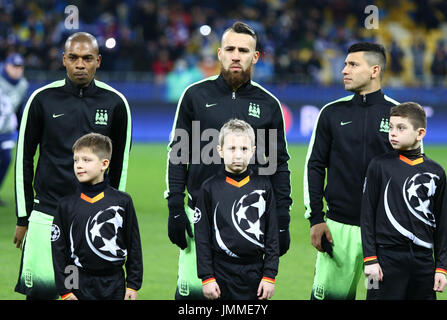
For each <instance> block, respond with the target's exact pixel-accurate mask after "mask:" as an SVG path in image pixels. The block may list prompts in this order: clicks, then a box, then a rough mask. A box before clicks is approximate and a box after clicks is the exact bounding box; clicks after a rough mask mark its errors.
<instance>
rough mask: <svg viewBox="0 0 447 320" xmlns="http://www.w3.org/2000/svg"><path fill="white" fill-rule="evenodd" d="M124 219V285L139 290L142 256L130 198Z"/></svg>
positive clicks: (141, 277) (141, 275)
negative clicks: (125, 251)
mask: <svg viewBox="0 0 447 320" xmlns="http://www.w3.org/2000/svg"><path fill="white" fill-rule="evenodd" d="M126 220H127V221H126V241H127V243H126V245H127V260H126V275H127V276H126V285H127V288H131V289H133V290H139V289H140V288H141V284H142V282H143V256H142V251H141V240H140V230H139V228H138V220H137V215H136V214H135V208H134V206H133V202H132V199H130V198H129V202H128V204H127V208H126Z"/></svg>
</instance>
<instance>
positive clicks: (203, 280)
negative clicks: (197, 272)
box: [202, 276, 216, 286]
mask: <svg viewBox="0 0 447 320" xmlns="http://www.w3.org/2000/svg"><path fill="white" fill-rule="evenodd" d="M211 282H216V278H214V276H209V277H208V278H203V279H202V286H204V285H206V284H208V283H211Z"/></svg>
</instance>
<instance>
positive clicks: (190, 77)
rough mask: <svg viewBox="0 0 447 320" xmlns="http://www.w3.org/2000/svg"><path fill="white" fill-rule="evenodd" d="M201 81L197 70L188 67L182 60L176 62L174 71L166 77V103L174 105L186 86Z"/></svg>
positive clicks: (201, 76)
mask: <svg viewBox="0 0 447 320" xmlns="http://www.w3.org/2000/svg"><path fill="white" fill-rule="evenodd" d="M201 79H203V74H202V72H201V71H200V69H199V68H197V67H196V66H194V65H193V66H188V63H187V62H186V60H184V59H179V60H177V62H176V63H175V67H174V70H172V71H171V72H169V74H168V75H167V76H166V89H167V97H166V98H167V101H169V102H172V103H176V102H177V101H178V100H179V98H180V97H181V95H182V92H183V90H185V88H186V87H187V86H189V85H190V84H192V83H194V82H197V81H199V80H201Z"/></svg>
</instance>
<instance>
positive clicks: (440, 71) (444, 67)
mask: <svg viewBox="0 0 447 320" xmlns="http://www.w3.org/2000/svg"><path fill="white" fill-rule="evenodd" d="M431 72H432V75H433V84H434V85H435V86H441V85H443V83H444V81H445V78H446V75H447V51H446V49H445V46H444V42H443V41H439V42H438V46H437V47H436V51H435V55H434V57H433V61H432V64H431Z"/></svg>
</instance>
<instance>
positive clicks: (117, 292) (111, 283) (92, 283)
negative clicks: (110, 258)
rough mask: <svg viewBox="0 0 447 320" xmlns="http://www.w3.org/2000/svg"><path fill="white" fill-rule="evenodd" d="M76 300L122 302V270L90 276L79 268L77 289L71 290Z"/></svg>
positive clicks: (123, 283) (124, 287)
mask: <svg viewBox="0 0 447 320" xmlns="http://www.w3.org/2000/svg"><path fill="white" fill-rule="evenodd" d="M73 294H74V295H75V296H76V298H78V300H124V296H125V295H126V280H125V278H124V270H123V269H121V270H120V271H118V272H113V273H110V274H91V273H88V272H86V271H83V270H82V268H79V288H78V289H73Z"/></svg>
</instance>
